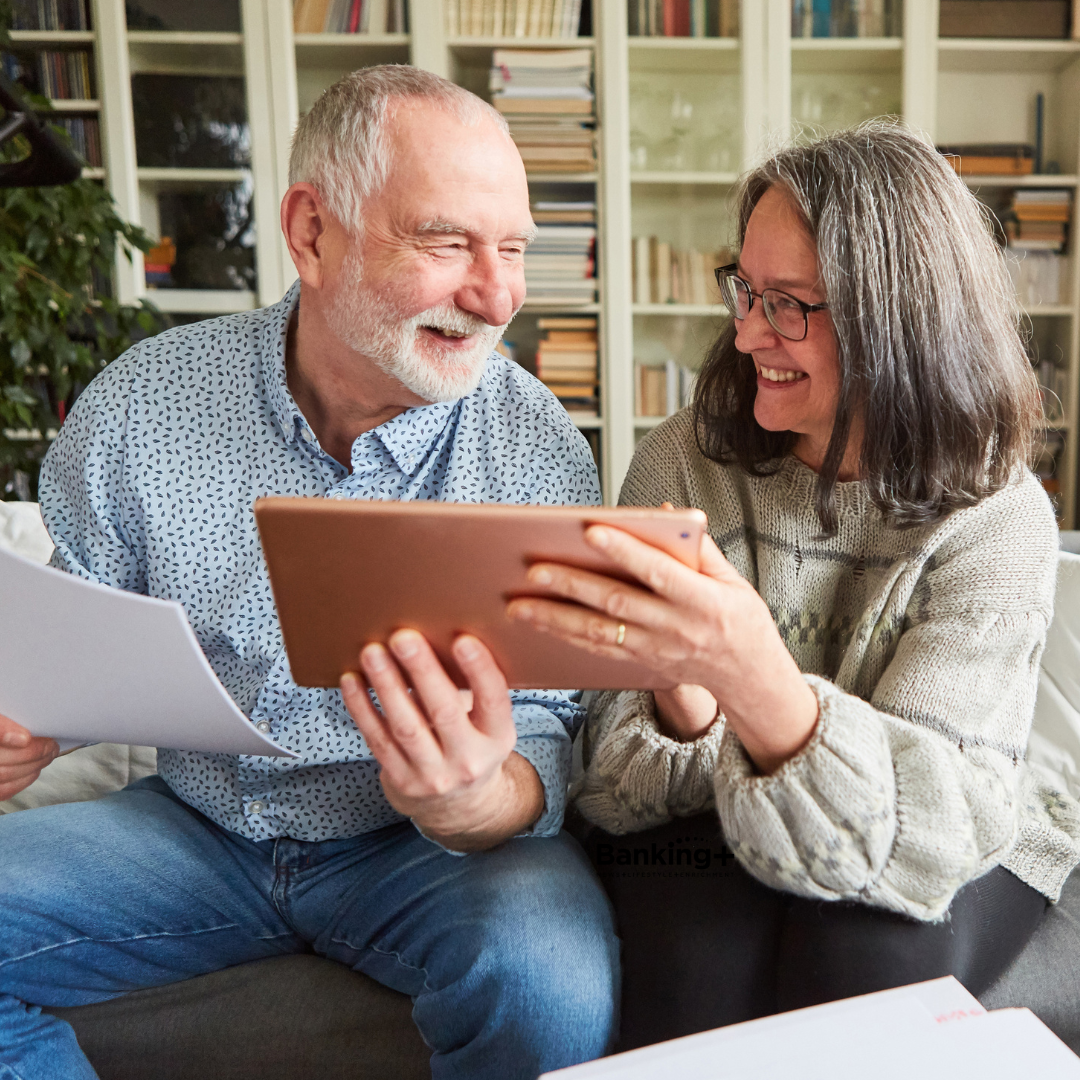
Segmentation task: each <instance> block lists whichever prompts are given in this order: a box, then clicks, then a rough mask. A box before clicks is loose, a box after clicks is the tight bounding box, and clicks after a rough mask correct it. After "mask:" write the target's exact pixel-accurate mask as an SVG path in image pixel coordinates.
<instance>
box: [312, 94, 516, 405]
mask: <svg viewBox="0 0 1080 1080" xmlns="http://www.w3.org/2000/svg"><path fill="white" fill-rule="evenodd" d="M395 104H396V112H395V114H394V115H393V116H392V117H390V118H389V120H388V122H387V138H388V140H389V142H390V144H391V146H392V159H391V168H390V174H389V177H388V179H387V182H386V185H385V186H384V188H383V189H382V191H381V192H379V193H378V194H376V195H374V196H373V197H371V198H370V199H368V200H367V202H366V203H365V204H364V207H363V210H362V216H363V229H362V233H361V235H360V237H359V242H354V243H353V244H351V245H350V247H349V250H348V252H347V254H346V255H345V258H344V261H343V262H342V264H341V267H340V273H339V275H338V280H337V282H336V283H335V291H334V295H333V299H332V301H331V303H330V305H329V307H328V310H327V322H328V324H329V326H330V328H331V330H332V331H333V332H334V333H335V334H336V335H337V336H338V337H339V338H340V339H341V340H342V341H343V342H344V343H345V344H346V345H348V346H349V347H350V348H352V349H354V350H355V351H356V352H358V353H361V354H362V355H364V356H367V357H369V358H371V359H372V360H374V361H375V362H376V363H377V364H378V365H379V366H380V367H381V368H382V369H383V370H384V371H386V372H387V373H388V374H390V375H393V376H394V377H395V378H397V379H399V380H400V381H401V382H402V383H403V384H404V385H405V386H406V387H408V388H409V389H410V390H411V391H412V392H413V393H414V394H416V395H417V396H418V397H421V398H423V399H424V400H425V401H449V400H454V399H456V398H459V397H463V396H465V395H467V394H469V393H471V392H472V390H474V389H475V388H476V385H477V383H478V382H479V381H480V377H481V375H482V374H483V370H484V364H485V362H486V360H487V357H488V356H489V355H490V353H491V350H492V349H493V348H494V346H495V344H496V343H497V342H498V340H499V338H500V337H501V336H502V333H503V330H504V329H505V328H506V325H507V323H509V322H510V320H511V319H512V318H513V316H514V314H515V312H516V311H517V309H518V308H519V307H520V306H521V304H522V302H523V300H524V299H525V264H524V251H525V247H526V245H527V243H528V241H529V239H530V238H531V237H532V235H533V233H534V231H535V229H534V226H533V223H532V217H531V216H530V214H529V195H528V185H527V183H526V180H525V170H524V167H523V166H522V164H521V157H520V155H519V154H518V152H517V149H516V147H515V146H514V144H513V142H512V141H511V140H510V138H509V136H508V135H506V133H505V132H503V131H502V130H500V129H499V127H498V126H497V125H496V124H495V122H494V121H493V120H491V119H489V118H488V117H486V116H485V117H483V118H482V119H481V120H480V122H479V123H478V124H476V125H475V126H472V127H470V126H467V125H465V124H463V123H462V122H461V121H460V120H458V119H457V118H456V117H455V116H454V115H453V114H452V113H450V112H448V111H446V110H445V109H442V108H439V107H437V106H433V105H430V104H428V103H426V102H422V101H404V102H398V103H395Z"/></svg>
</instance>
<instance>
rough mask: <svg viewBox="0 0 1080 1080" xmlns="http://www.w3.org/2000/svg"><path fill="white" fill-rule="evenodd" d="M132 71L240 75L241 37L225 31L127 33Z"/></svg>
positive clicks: (241, 61)
mask: <svg viewBox="0 0 1080 1080" xmlns="http://www.w3.org/2000/svg"><path fill="white" fill-rule="evenodd" d="M127 45H128V65H129V66H130V68H131V71H132V72H143V71H145V72H156V73H160V74H175V75H242V74H243V73H244V36H243V34H233V33H227V32H212V31H206V32H200V33H194V32H185V31H178V30H130V31H128V34H127Z"/></svg>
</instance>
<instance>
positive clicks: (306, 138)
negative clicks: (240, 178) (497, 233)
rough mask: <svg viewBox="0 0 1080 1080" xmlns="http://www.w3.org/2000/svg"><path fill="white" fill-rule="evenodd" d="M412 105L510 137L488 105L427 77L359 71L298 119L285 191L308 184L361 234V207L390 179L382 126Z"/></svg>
mask: <svg viewBox="0 0 1080 1080" xmlns="http://www.w3.org/2000/svg"><path fill="white" fill-rule="evenodd" d="M410 98H411V99H416V100H422V101H429V102H432V103H433V104H435V105H439V106H441V107H442V108H444V109H445V110H446V111H447V112H449V113H451V114H452V115H453V116H454V117H456V118H457V119H458V120H459V121H461V123H462V124H465V125H467V126H469V127H473V126H475V125H477V124H479V123H480V122H481V121H482V120H483V119H484V118H487V119H489V120H491V121H492V122H494V123H495V124H496V126H498V127H499V128H500V130H502V131H504V132H508V130H509V129H508V127H507V124H506V121H505V120H504V119H503V118H502V116H501V115H500V114H499V113H498V112H496V111H495V109H493V108H492V107H491V106H490V105H489V104H488V103H487V102H486V101H484V100H482V99H481V98H478V97H477V96H476V95H475V94H471V93H470V92H469V91H468V90H465V89H463V88H462V87H460V86H457V85H456V84H454V83H452V82H450V81H449V80H447V79H443V78H440V77H439V76H438V75H433V74H431V72H428V71H421V70H420V69H419V68H414V67H407V66H406V65H404V64H381V65H379V66H377V67H369V68H362V69H361V70H359V71H354V72H352V73H351V74H349V75H346V76H345V77H344V78H343V79H339V80H338V81H337V82H336V83H334V85H333V86H331V87H329V89H327V90H324V91H323V93H322V95H321V96H320V97H319V99H318V101H316V102H315V104H314V105H313V106H312V107H311V110H310V111H309V112H308V113H307V115H305V116H304V117H302V118H301V120H300V123H299V124H298V125H297V127H296V133H295V134H294V135H293V141H292V152H291V153H290V155H289V183H290V184H296V183H299V182H301V181H306V182H307V183H309V184H313V185H314V186H315V188H316V189H317V190H318V192H319V195H320V196H321V197H322V199H323V202H325V203H326V205H327V206H328V207H329V209H330V212H331V213H332V214H333V215H334V216H335V217H336V218H337V219H338V220H339V221H340V222H341V223H342V224H343V225H344V226H345V227H346V229H349V230H350V231H354V232H355V231H358V230H359V228H360V211H361V208H362V206H363V203H364V200H365V199H368V198H370V197H371V196H372V195H376V194H378V193H379V192H380V191H381V190H382V188H383V186H384V185H385V184H386V179H387V177H388V176H389V175H390V165H391V158H392V154H391V145H390V140H389V139H388V138H387V135H386V126H387V121H388V120H389V119H390V118H391V117H392V115H393V112H394V105H395V104H396V103H398V102H401V101H404V100H407V99H410Z"/></svg>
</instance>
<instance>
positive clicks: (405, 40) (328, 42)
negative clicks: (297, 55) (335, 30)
mask: <svg viewBox="0 0 1080 1080" xmlns="http://www.w3.org/2000/svg"><path fill="white" fill-rule="evenodd" d="M293 42H294V44H295V45H296V47H297V48H298V49H324V48H329V47H331V46H333V47H337V46H341V45H346V46H349V47H350V48H353V47H355V48H357V49H370V48H372V47H377V46H382V45H408V44H409V35H408V34H293Z"/></svg>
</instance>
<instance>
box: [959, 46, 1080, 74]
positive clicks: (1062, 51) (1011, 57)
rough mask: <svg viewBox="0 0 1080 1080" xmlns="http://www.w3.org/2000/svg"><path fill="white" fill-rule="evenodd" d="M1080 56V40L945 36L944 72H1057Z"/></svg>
mask: <svg viewBox="0 0 1080 1080" xmlns="http://www.w3.org/2000/svg"><path fill="white" fill-rule="evenodd" d="M1077 57H1080V41H1034V40H1029V39H1024V38H941V39H940V42H939V43H938V64H939V66H940V69H941V70H942V71H971V72H977V73H982V74H989V73H993V72H999V71H1041V72H1055V71H1060V70H1062V69H1063V68H1065V67H1068V66H1069V65H1070V64H1072V63H1073V61H1075V60H1076V59H1077Z"/></svg>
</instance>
